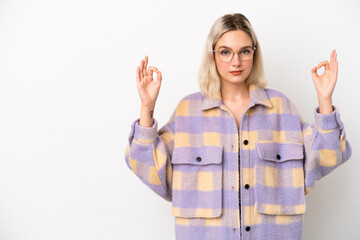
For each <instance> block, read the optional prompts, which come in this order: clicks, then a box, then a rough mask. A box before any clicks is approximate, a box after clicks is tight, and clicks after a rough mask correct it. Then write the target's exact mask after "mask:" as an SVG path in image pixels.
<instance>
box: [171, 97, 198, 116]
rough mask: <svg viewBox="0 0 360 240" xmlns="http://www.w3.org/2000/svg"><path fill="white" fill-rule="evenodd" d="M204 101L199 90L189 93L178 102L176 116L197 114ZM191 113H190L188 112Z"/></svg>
mask: <svg viewBox="0 0 360 240" xmlns="http://www.w3.org/2000/svg"><path fill="white" fill-rule="evenodd" d="M203 102H204V96H203V95H202V93H201V92H200V91H198V92H193V93H190V94H188V95H186V96H184V97H183V98H181V100H180V101H179V102H178V104H177V106H176V110H175V112H176V115H177V116H189V115H198V114H199V112H200V111H201V107H202V105H203ZM190 113H191V114H190Z"/></svg>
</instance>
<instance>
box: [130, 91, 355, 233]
mask: <svg viewBox="0 0 360 240" xmlns="http://www.w3.org/2000/svg"><path fill="white" fill-rule="evenodd" d="M249 91H250V104H249V106H248V108H247V109H246V110H245V112H244V114H243V116H242V119H241V124H240V134H239V132H238V129H237V125H236V122H235V118H234V117H233V115H232V113H231V112H230V111H229V110H228V109H227V108H226V106H225V105H223V104H222V100H221V95H220V93H219V94H218V96H217V98H212V99H210V98H206V97H204V96H203V95H202V94H201V93H200V92H196V93H193V94H190V95H188V96H186V97H185V98H183V99H182V100H181V101H180V102H179V104H178V106H177V107H176V109H175V111H174V112H173V114H172V116H171V118H170V120H169V121H168V122H167V124H166V125H164V126H163V127H162V128H161V129H160V130H159V131H158V130H157V129H158V126H157V121H156V120H155V119H154V124H153V126H152V127H142V126H139V124H138V120H136V121H135V122H134V123H133V124H132V128H131V132H130V135H129V144H128V146H127V147H126V150H125V159H126V163H127V165H128V167H129V168H130V169H131V170H132V171H133V172H134V173H135V174H136V175H137V176H138V177H139V178H140V179H141V180H142V181H143V182H144V183H145V184H146V185H148V186H149V187H150V188H151V189H152V190H153V191H154V192H155V193H157V194H158V195H160V196H161V197H163V198H164V199H166V200H168V201H172V214H173V215H174V216H175V222H176V226H175V232H176V239H179V240H195V239H196V240H202V239H204V240H212V239H214V240H215V239H216V240H219V239H224V240H225V239H226V240H229V239H236V240H238V239H242V240H250V239H251V240H255V239H259V240H260V239H261V240H263V239H266V240H271V239H277V240H279V239H284V240H299V239H302V228H303V214H304V212H305V195H306V194H308V193H309V192H310V191H311V190H312V188H313V187H314V183H315V181H316V180H319V179H321V178H322V177H324V176H325V175H327V174H329V173H330V172H331V171H333V170H334V169H335V168H336V167H338V166H339V165H341V164H343V163H344V162H346V161H347V160H348V159H349V158H350V156H351V147H350V145H349V143H348V141H347V140H346V136H345V130H344V126H343V123H342V122H341V120H340V115H339V112H338V110H337V108H336V107H335V106H333V108H334V111H333V112H332V113H329V114H320V113H319V108H316V109H315V111H314V117H315V124H308V123H305V122H304V121H303V120H302V118H301V117H300V115H299V113H298V111H297V108H296V107H295V105H294V104H293V103H292V102H291V101H290V100H289V99H288V98H287V97H286V96H285V95H284V94H282V93H281V92H279V91H276V90H272V89H268V88H265V89H264V88H260V87H259V86H257V85H250V86H249ZM240 200H241V204H240Z"/></svg>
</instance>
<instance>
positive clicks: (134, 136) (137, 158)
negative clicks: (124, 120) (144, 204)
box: [125, 56, 175, 201]
mask: <svg viewBox="0 0 360 240" xmlns="http://www.w3.org/2000/svg"><path fill="white" fill-rule="evenodd" d="M147 64H148V57H147V56H145V60H143V59H142V60H141V63H140V66H138V67H137V69H136V85H137V89H138V92H139V96H140V99H141V112H140V119H138V120H136V121H135V122H134V123H133V124H132V126H131V132H130V135H129V143H128V145H127V147H126V150H125V161H126V164H127V165H128V167H129V168H130V169H131V170H132V171H133V172H134V173H135V174H136V175H137V176H138V177H139V178H140V179H141V180H142V181H143V182H144V183H145V184H146V185H147V186H149V187H150V188H151V189H152V190H153V191H154V192H156V193H157V194H159V195H160V196H161V197H163V198H165V199H166V200H168V201H171V192H172V190H171V175H172V167H171V163H170V159H171V154H172V149H173V145H174V144H173V142H174V141H173V138H174V120H175V119H174V118H175V115H174V114H173V115H172V117H171V118H170V120H169V121H168V123H167V124H166V125H165V126H164V127H162V128H161V129H160V130H159V132H158V131H157V125H158V124H157V121H156V120H155V119H154V118H153V113H154V108H155V103H156V99H157V97H158V94H159V91H160V86H161V81H162V76H161V72H160V71H159V70H158V69H157V68H155V67H149V70H147ZM154 71H155V72H156V73H157V81H156V82H154V81H153V72H154ZM174 113H175V112H174Z"/></svg>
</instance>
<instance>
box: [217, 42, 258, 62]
mask: <svg viewBox="0 0 360 240" xmlns="http://www.w3.org/2000/svg"><path fill="white" fill-rule="evenodd" d="M251 49H252V50H253V51H254V52H253V54H252V56H251V58H250V59H252V58H253V57H254V53H255V50H256V46H254V47H252V48H251ZM229 50H230V51H231V52H232V56H231V59H230V60H229V61H228V62H226V61H223V60H221V58H220V56H219V59H220V61H222V62H225V63H229V62H231V61H232V60H233V58H234V55H235V54H241V52H242V51H244V49H243V50H241V51H239V52H237V53H235V52H233V51H232V50H231V49H229ZM213 52H214V53H217V54H219V49H218V50H215V49H214V50H213ZM250 59H249V60H250ZM240 60H241V61H247V60H243V59H241V57H240Z"/></svg>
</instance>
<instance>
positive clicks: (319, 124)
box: [314, 105, 343, 130]
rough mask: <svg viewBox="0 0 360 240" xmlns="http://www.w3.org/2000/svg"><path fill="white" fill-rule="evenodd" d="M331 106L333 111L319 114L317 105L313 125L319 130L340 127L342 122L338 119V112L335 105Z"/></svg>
mask: <svg viewBox="0 0 360 240" xmlns="http://www.w3.org/2000/svg"><path fill="white" fill-rule="evenodd" d="M332 106H333V109H334V110H333V112H331V113H328V114H321V113H320V111H319V107H317V108H316V109H315V111H314V117H315V126H316V128H317V129H319V130H333V129H336V128H339V127H340V129H342V128H343V123H342V122H341V120H340V113H339V110H338V109H337V107H335V106H334V105H332Z"/></svg>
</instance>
